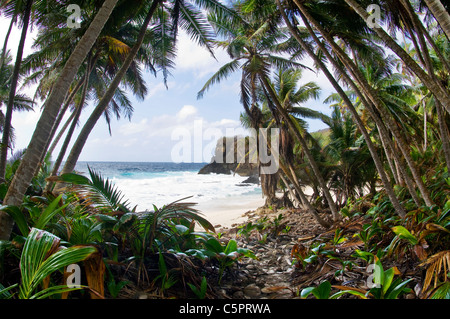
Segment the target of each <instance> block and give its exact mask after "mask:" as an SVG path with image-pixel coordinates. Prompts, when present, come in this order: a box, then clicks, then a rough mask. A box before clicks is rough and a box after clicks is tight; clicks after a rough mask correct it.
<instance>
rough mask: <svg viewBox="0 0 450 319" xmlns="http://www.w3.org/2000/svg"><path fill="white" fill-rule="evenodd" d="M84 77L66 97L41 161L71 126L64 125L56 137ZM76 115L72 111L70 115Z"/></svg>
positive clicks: (50, 153) (83, 77)
mask: <svg viewBox="0 0 450 319" xmlns="http://www.w3.org/2000/svg"><path fill="white" fill-rule="evenodd" d="M84 79H85V76H82V77H81V78H80V80H79V81H78V83H77V85H76V86H75V88H74V89H73V90H72V92H71V93H70V94H68V96H67V98H66V99H65V101H64V106H63V107H62V108H61V110H60V111H59V114H58V117H57V118H56V120H55V124H54V125H53V128H52V132H51V134H50V137H49V139H48V141H47V147H46V148H45V151H44V152H43V155H42V158H41V163H42V162H43V161H44V158H45V156H47V154H49V155H52V153H53V151H54V150H55V147H56V145H57V144H58V142H59V140H60V139H61V137H62V135H63V134H64V132H65V130H66V129H67V127H68V126H69V124H67V127H66V125H64V126H63V128H62V129H61V130H60V132H59V133H58V135H57V137H56V138H54V137H55V134H56V131H57V130H58V127H59V125H60V124H61V121H62V120H63V118H64V115H65V114H66V112H67V110H68V109H69V106H70V104H71V103H72V101H73V99H74V97H75V95H76V94H77V93H78V91H79V90H80V89H81V87H82V86H83V84H84ZM74 115H75V113H72V114H71V116H70V117H71V118H73V116H74ZM64 127H65V128H64Z"/></svg>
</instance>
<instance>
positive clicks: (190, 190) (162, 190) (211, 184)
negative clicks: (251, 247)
mask: <svg viewBox="0 0 450 319" xmlns="http://www.w3.org/2000/svg"><path fill="white" fill-rule="evenodd" d="M204 165H206V163H179V164H178V163H155V162H152V163H144V162H78V164H77V166H76V167H75V170H76V171H77V172H80V173H82V174H83V175H88V166H89V167H90V168H91V169H93V170H95V171H96V172H99V173H100V174H101V175H102V176H103V177H106V178H108V179H109V180H111V181H112V182H113V183H114V184H115V185H116V186H117V188H118V189H119V190H120V191H121V192H122V193H123V194H124V195H125V198H126V199H128V200H129V202H130V203H131V205H130V206H132V207H134V206H136V205H137V211H145V210H153V205H155V206H156V207H158V208H159V207H162V206H163V205H166V204H169V203H171V202H174V201H177V200H180V199H182V198H186V197H189V196H191V198H189V199H187V200H186V202H195V203H198V206H197V207H196V208H197V209H199V210H200V211H201V212H202V213H203V214H204V215H205V216H206V217H208V216H209V217H210V219H212V222H216V223H221V224H231V222H232V221H235V219H236V218H237V217H238V216H240V215H241V214H243V213H245V212H246V211H248V210H252V209H256V208H258V207H259V206H262V204H263V203H264V202H263V200H262V195H261V187H260V186H259V185H256V184H246V183H242V182H243V181H245V180H246V179H247V177H242V176H239V175H237V174H236V175H223V174H209V175H199V174H198V171H199V170H200V169H201V168H202V167H203V166H204ZM224 214H225V216H224ZM228 217H229V218H228ZM210 221H211V220H210Z"/></svg>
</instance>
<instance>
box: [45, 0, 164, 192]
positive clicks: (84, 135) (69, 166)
mask: <svg viewBox="0 0 450 319" xmlns="http://www.w3.org/2000/svg"><path fill="white" fill-rule="evenodd" d="M161 1H162V0H154V1H153V3H152V6H151V8H150V10H149V12H148V14H147V17H146V18H145V21H144V23H143V24H142V26H141V29H140V31H139V35H138V37H137V40H136V43H135V44H134V46H133V48H132V49H131V50H130V52H129V53H128V55H127V57H126V59H125V61H124V63H123V65H122V66H121V68H120V69H119V71H118V72H117V74H116V75H115V76H114V79H113V80H112V82H111V83H110V84H109V87H108V90H107V91H106V93H105V95H104V96H103V97H102V99H101V100H100V102H99V103H98V105H97V106H96V108H95V109H94V111H93V112H92V114H91V115H90V116H89V118H88V120H87V121H86V123H85V125H84V126H83V128H82V130H81V132H80V134H79V135H78V138H77V140H76V141H75V144H74V145H73V146H72V149H71V151H70V154H69V156H68V157H67V160H66V163H65V164H64V167H63V169H62V170H61V174H65V173H71V172H72V171H73V170H74V168H75V165H76V164H77V161H78V158H79V157H80V155H81V152H82V151H83V148H84V145H85V144H86V141H87V139H88V137H89V134H90V133H91V131H92V130H93V128H94V127H95V125H96V124H97V121H98V120H99V119H100V117H101V116H102V114H103V113H104V111H105V110H106V108H107V107H108V104H109V103H110V102H111V99H112V98H113V96H114V94H115V92H116V90H117V88H118V87H119V85H120V82H121V81H122V78H123V76H124V75H125V73H126V72H127V70H128V68H129V67H130V65H131V63H132V62H133V60H134V58H135V57H136V54H137V52H138V51H139V48H140V47H141V45H142V42H143V41H144V37H145V34H146V31H147V28H148V25H149V23H150V20H151V18H152V16H153V14H154V12H155V11H156V9H157V8H158V6H159V4H160V3H161ZM62 187H63V185H61V183H57V184H56V185H55V189H54V192H56V193H58V192H60V191H61V190H62Z"/></svg>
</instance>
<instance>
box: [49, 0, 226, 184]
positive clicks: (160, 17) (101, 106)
mask: <svg viewBox="0 0 450 319" xmlns="http://www.w3.org/2000/svg"><path fill="white" fill-rule="evenodd" d="M161 3H162V1H161V0H154V1H153V3H152V6H151V7H150V9H149V11H148V14H147V16H146V18H145V20H144V22H143V24H142V27H141V31H140V33H139V35H138V37H137V40H136V43H135V44H134V46H133V48H132V49H131V50H130V52H129V53H128V56H127V59H126V60H125V62H124V63H123V65H122V66H121V68H120V70H119V71H118V72H117V74H116V75H115V77H114V79H113V81H112V82H111V83H110V85H109V87H108V90H107V91H106V92H105V94H104V96H103V98H102V99H101V100H100V102H99V103H98V105H97V106H96V108H95V109H94V111H93V112H92V114H91V116H90V117H89V119H88V120H87V122H86V123H85V125H84V126H83V128H82V130H81V132H80V134H79V135H78V138H77V140H76V141H75V144H74V145H73V147H72V150H71V152H70V154H69V156H68V158H67V160H66V163H65V165H64V168H63V169H62V171H61V173H62V174H64V173H69V172H71V171H73V169H74V168H75V165H76V163H77V161H78V158H79V156H80V154H81V152H82V150H83V147H84V145H85V143H86V141H87V139H88V137H89V134H90V132H91V131H92V129H93V128H94V126H95V124H96V123H97V121H98V119H99V118H100V116H101V115H102V114H103V112H104V111H105V109H106V106H107V105H108V103H109V102H110V101H111V99H112V97H113V96H114V94H115V91H116V89H117V87H118V86H119V84H120V82H121V80H122V77H123V76H124V75H125V73H126V72H127V70H128V68H129V67H130V65H131V62H132V61H133V59H134V57H135V56H136V54H137V53H138V50H139V49H140V47H141V45H142V42H143V41H144V37H145V35H146V30H147V27H148V25H149V24H150V22H151V20H152V18H153V16H154V14H155V12H157V9H158V7H159V6H160V5H161ZM172 5H173V6H172V8H171V9H172V10H171V17H172V22H173V26H172V28H170V29H171V30H170V29H169V30H167V29H166V28H161V27H162V26H164V27H166V26H167V20H168V19H167V13H165V11H164V10H163V9H161V10H160V11H159V12H157V13H158V14H157V15H156V18H157V19H156V22H155V24H156V26H155V28H154V32H158V31H159V32H162V34H159V35H158V38H159V45H160V47H159V48H160V49H161V51H162V52H163V56H161V55H159V56H156V60H157V61H158V62H162V64H161V67H162V68H163V73H164V75H165V76H166V74H167V67H168V66H170V65H171V63H170V62H168V61H167V59H168V58H169V59H170V58H171V57H173V56H174V55H173V49H171V48H170V47H171V46H173V43H175V42H176V35H177V30H178V27H179V26H180V27H182V28H184V29H185V30H186V31H187V32H188V34H190V36H191V38H193V39H195V40H196V41H198V43H200V44H201V45H203V46H205V47H207V48H209V49H210V44H209V43H210V42H211V38H212V34H211V33H210V32H209V30H208V28H207V25H206V24H205V22H204V21H203V18H202V13H201V11H200V10H198V9H197V8H196V7H195V6H194V5H192V4H190V3H187V2H184V1H180V0H174V1H173V3H172ZM198 5H199V7H200V8H202V9H215V10H220V11H221V12H228V11H229V9H228V8H226V7H225V6H223V5H222V4H220V2H218V1H216V0H208V1H204V2H203V1H202V2H199V3H198ZM164 8H165V6H164ZM168 31H169V34H170V35H171V37H170V36H169V39H170V40H168V39H167V36H168V34H167V32H168ZM164 55H166V56H164ZM158 59H159V60H158ZM59 189H60V188H55V191H58V190H59Z"/></svg>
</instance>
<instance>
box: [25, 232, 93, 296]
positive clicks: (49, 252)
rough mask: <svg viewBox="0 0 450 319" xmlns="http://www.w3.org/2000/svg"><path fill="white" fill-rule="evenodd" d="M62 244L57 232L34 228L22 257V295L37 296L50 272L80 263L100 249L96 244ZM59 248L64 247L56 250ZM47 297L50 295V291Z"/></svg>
mask: <svg viewBox="0 0 450 319" xmlns="http://www.w3.org/2000/svg"><path fill="white" fill-rule="evenodd" d="M59 244H60V239H59V238H58V237H56V236H55V235H53V234H51V233H49V232H46V231H44V230H40V229H37V228H32V229H31V231H30V234H29V235H28V238H27V240H26V241H25V244H24V247H23V250H22V255H21V257H20V272H21V275H22V284H21V286H20V291H19V298H21V299H29V298H32V297H33V296H35V295H36V294H33V292H34V291H35V290H36V289H37V288H38V286H39V284H40V283H41V282H42V280H44V279H45V278H46V277H47V276H48V275H50V274H51V273H53V272H54V271H56V270H58V269H61V268H63V267H65V266H68V265H70V264H75V263H78V262H80V261H82V260H84V259H86V258H87V257H88V256H89V255H91V254H92V253H94V252H95V251H96V248H95V247H89V246H83V247H77V246H73V247H70V248H67V249H61V247H59ZM57 249H60V250H58V251H56V250H57ZM55 251H56V252H55ZM49 292H50V291H49ZM57 292H58V290H54V292H53V294H54V293H57ZM38 296H39V295H38ZM44 296H46V297H47V296H49V294H45V295H44ZM41 297H42V296H41Z"/></svg>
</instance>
